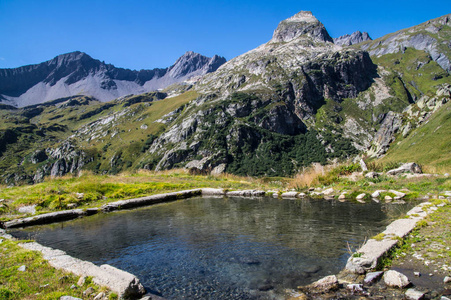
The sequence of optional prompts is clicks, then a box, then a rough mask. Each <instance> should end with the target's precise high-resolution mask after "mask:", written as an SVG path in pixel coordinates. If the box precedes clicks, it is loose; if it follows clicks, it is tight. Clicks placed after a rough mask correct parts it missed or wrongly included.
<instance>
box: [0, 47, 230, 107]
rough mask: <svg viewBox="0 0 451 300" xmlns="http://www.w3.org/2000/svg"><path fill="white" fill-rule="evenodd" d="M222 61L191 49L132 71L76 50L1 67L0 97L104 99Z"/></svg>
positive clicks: (20, 102) (17, 102)
mask: <svg viewBox="0 0 451 300" xmlns="http://www.w3.org/2000/svg"><path fill="white" fill-rule="evenodd" d="M224 62H225V59H224V58H223V57H219V56H217V55H215V56H213V57H212V58H209V57H205V56H202V55H200V54H198V53H194V52H191V51H190V52H186V53H185V54H184V55H183V56H181V57H180V58H179V59H177V61H176V62H175V63H174V65H172V66H171V67H169V68H165V69H160V68H157V69H152V70H140V71H135V70H129V69H123V68H116V67H115V66H113V65H111V64H105V63H104V62H101V61H99V60H96V59H93V58H92V57H90V56H89V55H87V54H86V53H83V52H79V51H76V52H72V53H67V54H62V55H59V56H57V57H55V58H54V59H51V60H49V61H46V62H44V63H41V64H36V65H29V66H23V67H20V68H15V69H0V99H1V100H2V102H3V103H5V104H9V105H13V106H17V107H24V106H27V105H32V104H38V103H43V102H45V101H50V100H53V99H57V98H62V97H69V96H74V95H77V94H83V95H87V96H93V97H95V98H97V99H98V100H100V101H103V102H105V101H110V100H113V99H116V98H118V97H121V96H124V95H129V94H142V93H145V92H149V91H153V90H157V89H161V88H165V87H167V86H169V85H171V84H174V83H178V82H182V81H184V80H187V79H190V78H192V77H195V76H200V75H204V74H207V73H209V72H213V71H215V70H216V69H217V68H218V67H219V66H220V65H221V64H223V63H224Z"/></svg>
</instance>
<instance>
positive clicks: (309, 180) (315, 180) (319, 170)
mask: <svg viewBox="0 0 451 300" xmlns="http://www.w3.org/2000/svg"><path fill="white" fill-rule="evenodd" d="M336 166H337V164H334V165H326V166H322V165H321V164H312V165H311V166H309V167H307V168H305V169H304V170H303V171H302V173H299V174H297V175H296V176H294V178H293V180H292V181H291V183H290V184H289V188H294V189H303V188H307V187H312V186H315V185H318V184H319V178H320V176H325V175H326V173H328V172H330V170H332V169H333V168H335V167H336Z"/></svg>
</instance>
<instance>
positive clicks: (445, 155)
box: [381, 102, 451, 173]
mask: <svg viewBox="0 0 451 300" xmlns="http://www.w3.org/2000/svg"><path fill="white" fill-rule="evenodd" d="M411 161H414V162H417V163H419V164H421V165H423V166H425V167H426V171H429V172H443V173H444V172H448V173H449V172H450V171H451V102H448V103H447V104H445V105H444V106H443V107H441V108H440V109H439V110H438V111H436V112H435V113H434V114H433V115H432V116H431V118H430V119H429V120H428V121H426V122H425V124H423V125H421V126H420V127H418V128H417V129H416V130H414V131H413V132H412V133H410V134H409V135H408V136H407V137H406V138H404V139H402V138H401V137H399V138H398V140H397V141H396V142H394V143H393V145H392V146H391V147H390V149H389V150H388V152H387V155H386V156H385V157H383V158H382V159H381V162H384V163H387V162H411Z"/></svg>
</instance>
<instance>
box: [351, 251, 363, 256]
mask: <svg viewBox="0 0 451 300" xmlns="http://www.w3.org/2000/svg"><path fill="white" fill-rule="evenodd" d="M362 255H363V253H362V252H355V253H354V254H352V257H362Z"/></svg>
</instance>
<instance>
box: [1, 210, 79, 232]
mask: <svg viewBox="0 0 451 300" xmlns="http://www.w3.org/2000/svg"><path fill="white" fill-rule="evenodd" d="M85 214H86V212H85V211H84V210H82V209H72V210H64V211H57V212H52V213H48V214H42V215H37V216H33V217H28V218H23V219H16V220H12V221H8V222H5V223H4V228H17V227H26V226H32V225H41V224H49V223H54V222H60V221H67V220H72V219H76V218H78V217H80V216H83V215H85Z"/></svg>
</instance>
